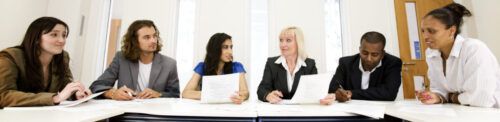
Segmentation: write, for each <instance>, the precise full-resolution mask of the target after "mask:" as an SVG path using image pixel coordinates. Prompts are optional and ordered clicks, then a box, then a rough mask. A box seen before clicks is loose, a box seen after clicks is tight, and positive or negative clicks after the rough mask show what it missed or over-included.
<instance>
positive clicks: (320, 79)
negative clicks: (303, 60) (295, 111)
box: [280, 73, 333, 104]
mask: <svg viewBox="0 0 500 122" xmlns="http://www.w3.org/2000/svg"><path fill="white" fill-rule="evenodd" d="M332 77H333V74H331V73H324V74H314V75H302V76H301V77H300V82H299V85H298V86H297V91H296V92H295V95H293V98H292V99H291V100H290V101H286V100H284V101H282V102H281V103H280V104H319V100H320V99H323V98H325V96H326V95H328V88H329V86H330V81H331V80H332Z"/></svg>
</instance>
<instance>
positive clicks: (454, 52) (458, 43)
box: [427, 35, 465, 58]
mask: <svg viewBox="0 0 500 122" xmlns="http://www.w3.org/2000/svg"><path fill="white" fill-rule="evenodd" d="M464 41H465V38H463V37H462V36H460V35H457V38H455V42H453V47H452V48H451V52H450V57H456V58H457V57H458V56H459V55H460V50H461V49H462V44H463V42H464ZM438 56H441V52H440V51H439V50H437V49H431V48H429V53H428V54H427V57H428V58H432V57H438Z"/></svg>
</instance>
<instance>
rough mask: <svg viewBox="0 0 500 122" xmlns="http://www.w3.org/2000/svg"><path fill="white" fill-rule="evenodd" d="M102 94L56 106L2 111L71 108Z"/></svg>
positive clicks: (7, 108)
mask: <svg viewBox="0 0 500 122" xmlns="http://www.w3.org/2000/svg"><path fill="white" fill-rule="evenodd" d="M102 93H104V92H99V93H95V94H92V95H90V96H88V97H86V98H83V99H79V100H76V101H63V102H61V104H59V105H57V106H36V107H5V108H4V110H53V109H59V108H66V107H71V106H76V105H78V104H81V103H83V102H85V101H88V100H90V99H93V98H95V97H97V96H99V95H101V94H102Z"/></svg>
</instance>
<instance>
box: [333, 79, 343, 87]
mask: <svg viewBox="0 0 500 122" xmlns="http://www.w3.org/2000/svg"><path fill="white" fill-rule="evenodd" d="M335 81H337V84H339V87H340V88H341V89H344V87H342V84H340V81H339V80H335Z"/></svg>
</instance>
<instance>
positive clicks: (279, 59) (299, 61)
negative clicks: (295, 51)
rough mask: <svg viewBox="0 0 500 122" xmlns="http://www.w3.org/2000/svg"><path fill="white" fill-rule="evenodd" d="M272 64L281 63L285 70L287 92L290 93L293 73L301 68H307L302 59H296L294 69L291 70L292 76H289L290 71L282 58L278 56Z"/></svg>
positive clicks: (293, 77)
mask: <svg viewBox="0 0 500 122" xmlns="http://www.w3.org/2000/svg"><path fill="white" fill-rule="evenodd" d="M274 63H276V64H280V63H281V66H283V68H285V70H286V80H287V86H288V92H291V91H292V87H293V81H294V79H295V73H297V72H298V71H299V69H300V67H301V66H303V67H307V65H306V62H305V61H304V59H302V58H300V57H297V62H296V63H295V69H294V70H293V74H290V69H288V65H287V62H286V59H285V57H284V56H280V57H279V58H278V60H276V61H275V62H274Z"/></svg>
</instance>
